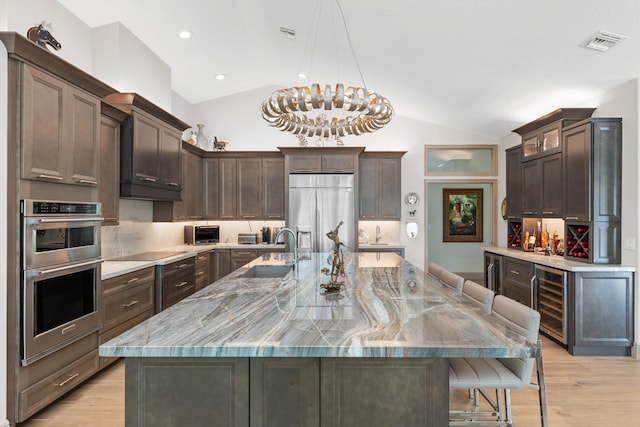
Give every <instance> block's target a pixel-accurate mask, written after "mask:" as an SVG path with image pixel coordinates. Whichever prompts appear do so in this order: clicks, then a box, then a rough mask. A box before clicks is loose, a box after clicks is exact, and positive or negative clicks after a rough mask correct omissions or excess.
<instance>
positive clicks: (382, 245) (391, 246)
mask: <svg viewBox="0 0 640 427" xmlns="http://www.w3.org/2000/svg"><path fill="white" fill-rule="evenodd" d="M358 247H359V248H360V249H379V248H389V249H404V248H405V247H406V246H405V245H403V244H400V243H393V242H390V243H386V242H385V243H358Z"/></svg>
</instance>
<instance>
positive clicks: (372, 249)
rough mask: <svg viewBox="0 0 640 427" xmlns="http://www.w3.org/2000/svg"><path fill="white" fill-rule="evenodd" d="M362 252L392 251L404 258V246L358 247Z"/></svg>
mask: <svg viewBox="0 0 640 427" xmlns="http://www.w3.org/2000/svg"><path fill="white" fill-rule="evenodd" d="M358 250H359V251H360V252H392V253H395V254H398V255H400V256H401V257H403V258H404V248H389V247H384V246H378V247H376V248H362V247H361V248H358Z"/></svg>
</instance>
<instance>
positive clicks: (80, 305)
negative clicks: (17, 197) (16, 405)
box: [20, 200, 103, 365]
mask: <svg viewBox="0 0 640 427" xmlns="http://www.w3.org/2000/svg"><path fill="white" fill-rule="evenodd" d="M20 209H21V211H20V213H21V222H22V242H21V243H22V245H21V246H22V255H21V263H22V268H21V272H22V289H21V298H22V307H21V309H22V313H21V315H22V325H21V332H22V343H21V350H22V351H21V359H22V364H23V365H28V364H29V363H32V362H35V361H36V360H39V359H41V358H42V357H45V356H46V355H48V354H50V353H52V352H54V351H56V350H58V349H60V348H62V347H64V346H65V345H68V344H70V343H72V342H74V341H76V340H78V339H80V338H82V337H84V336H86V335H88V334H90V333H92V332H95V331H96V330H98V329H99V328H100V316H99V313H98V295H99V284H100V271H101V269H100V266H101V263H102V258H101V241H100V237H101V225H102V220H103V218H102V217H101V213H102V212H101V205H100V203H90V202H62V201H43V200H22V201H21V204H20Z"/></svg>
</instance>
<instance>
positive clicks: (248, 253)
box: [236, 252, 251, 255]
mask: <svg viewBox="0 0 640 427" xmlns="http://www.w3.org/2000/svg"><path fill="white" fill-rule="evenodd" d="M236 253H237V254H238V255H251V252H236Z"/></svg>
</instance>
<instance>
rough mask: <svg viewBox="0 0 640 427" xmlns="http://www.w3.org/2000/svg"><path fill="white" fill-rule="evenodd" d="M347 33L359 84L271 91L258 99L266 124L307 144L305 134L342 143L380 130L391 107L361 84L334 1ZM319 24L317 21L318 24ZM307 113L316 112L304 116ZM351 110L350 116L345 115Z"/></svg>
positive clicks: (297, 87)
mask: <svg viewBox="0 0 640 427" xmlns="http://www.w3.org/2000/svg"><path fill="white" fill-rule="evenodd" d="M335 1H336V4H337V5H338V8H339V10H340V14H341V17H342V22H343V24H344V28H345V31H346V34H347V40H348V42H349V47H350V49H351V53H352V56H353V59H354V62H355V64H356V66H357V68H358V72H359V73H360V78H361V80H362V82H363V84H362V87H360V86H346V87H345V85H343V84H342V83H337V84H335V86H333V87H332V85H329V84H327V85H325V86H324V88H321V86H320V84H318V83H315V84H312V85H311V86H293V87H290V88H285V89H278V90H276V91H274V92H273V93H272V94H271V95H270V96H269V97H268V98H267V99H265V100H264V101H263V102H262V106H261V109H260V110H261V113H262V118H263V119H264V120H265V121H266V122H267V124H268V125H269V126H272V127H274V128H276V129H279V130H281V131H286V132H291V133H292V134H294V135H296V136H297V137H298V140H299V141H300V145H302V146H306V145H307V137H309V138H312V137H318V141H319V142H318V144H322V143H324V141H326V140H327V139H329V138H334V139H335V141H336V143H337V145H343V142H342V137H344V136H345V135H362V134H364V133H371V132H375V131H377V130H378V129H382V128H383V127H384V126H385V125H386V124H387V123H389V122H390V121H391V118H392V117H393V107H392V106H391V103H390V102H389V100H388V99H387V98H385V97H384V96H382V95H380V94H378V93H376V92H374V91H371V90H368V89H367V88H366V85H365V84H364V78H363V77H362V71H361V70H360V65H359V64H358V61H357V59H356V57H355V53H354V51H353V46H352V45H351V39H350V38H349V31H348V28H347V23H346V20H345V18H344V13H343V12H342V7H341V6H340V2H339V1H338V0H335ZM318 25H319V24H318ZM335 110H338V111H341V115H342V116H341V117H336V116H333V117H329V115H328V114H330V112H332V111H335ZM305 113H307V114H309V113H314V114H316V115H315V117H314V116H311V115H309V116H307V114H305ZM349 113H352V114H353V115H347V116H346V117H345V114H349Z"/></svg>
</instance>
